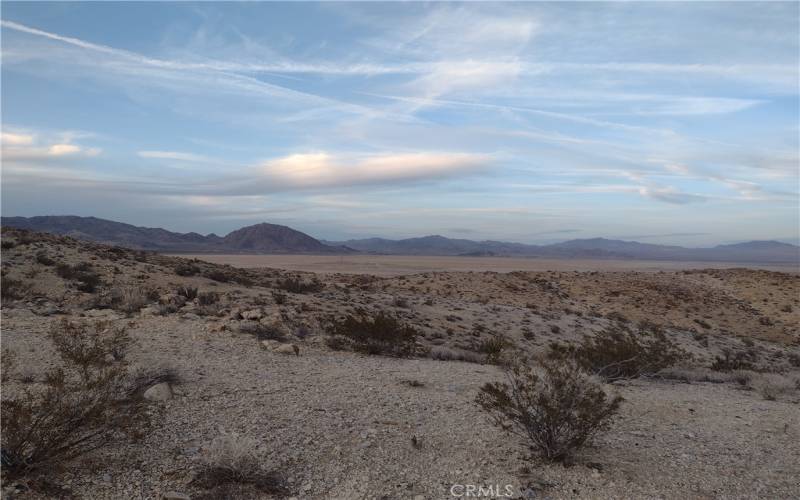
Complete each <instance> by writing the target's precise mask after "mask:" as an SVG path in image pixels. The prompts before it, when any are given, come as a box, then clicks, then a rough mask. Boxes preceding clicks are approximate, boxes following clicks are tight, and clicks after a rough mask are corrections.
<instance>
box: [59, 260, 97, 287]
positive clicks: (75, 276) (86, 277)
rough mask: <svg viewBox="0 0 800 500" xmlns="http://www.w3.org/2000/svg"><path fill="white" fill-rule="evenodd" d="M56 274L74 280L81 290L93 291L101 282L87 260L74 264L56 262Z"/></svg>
mask: <svg viewBox="0 0 800 500" xmlns="http://www.w3.org/2000/svg"><path fill="white" fill-rule="evenodd" d="M56 274H58V275H59V276H60V277H62V278H64V279H65V280H70V281H76V282H77V283H78V284H77V286H76V288H77V289H78V290H80V291H81V292H86V293H94V292H95V291H96V289H97V287H98V286H100V285H101V284H102V279H101V277H100V275H99V274H98V273H96V272H95V271H94V270H93V269H92V265H91V264H89V263H88V262H82V263H80V264H76V265H74V266H71V265H69V264H63V263H62V264H58V265H56Z"/></svg>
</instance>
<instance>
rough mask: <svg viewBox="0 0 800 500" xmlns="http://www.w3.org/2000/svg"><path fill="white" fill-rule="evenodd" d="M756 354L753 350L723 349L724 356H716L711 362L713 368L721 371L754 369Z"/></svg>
mask: <svg viewBox="0 0 800 500" xmlns="http://www.w3.org/2000/svg"><path fill="white" fill-rule="evenodd" d="M754 361H756V359H755V355H754V353H753V352H752V351H734V350H732V349H729V348H727V347H726V348H725V349H723V350H722V356H716V357H715V358H714V362H713V363H711V369H712V370H716V371H721V372H729V371H733V370H753V369H754V368H755V365H754Z"/></svg>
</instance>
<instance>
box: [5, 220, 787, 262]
mask: <svg viewBox="0 0 800 500" xmlns="http://www.w3.org/2000/svg"><path fill="white" fill-rule="evenodd" d="M0 223H2V225H3V226H12V227H18V228H22V229H30V230H33V231H43V232H48V233H55V234H61V235H67V236H72V237H75V238H79V239H84V240H91V241H97V242H101V243H107V244H111V245H120V246H125V247H129V248H138V249H142V250H154V251H158V252H198V253H251V254H259V253H312V254H343V253H353V252H363V253H372V254H387V255H393V254H394V255H453V256H456V255H461V256H475V257H486V256H513V257H552V258H591V259H639V260H680V261H717V262H759V263H769V262H776V263H777V262H791V263H796V264H798V263H800V246H797V245H790V244H788V243H782V242H779V241H749V242H744V243H736V244H732V245H718V246H715V247H712V248H685V247H679V246H674V245H653V244H649V243H639V242H637V241H623V240H611V239H606V238H589V239H576V240H569V241H564V242H561V243H554V244H550V245H526V244H523V243H509V242H504V241H491V240H486V241H473V240H465V239H456V238H447V237H445V236H440V235H431V236H423V237H420V238H407V239H402V240H389V239H385V238H368V239H361V240H348V241H342V242H330V241H320V240H317V239H314V238H312V237H311V236H309V235H307V234H305V233H301V232H300V231H296V230H294V229H292V228H290V227H286V226H279V225H276V224H267V223H262V224H255V225H253V226H247V227H243V228H241V229H237V230H236V231H232V232H231V233H229V234H227V235H226V236H223V237H220V236H217V235H216V234H213V233H212V234H209V235H206V236H203V235H201V234H198V233H173V232H171V231H167V230H165V229H161V228H149V227H138V226H133V225H130V224H124V223H122V222H114V221H110V220H104V219H98V218H96V217H77V216H74V215H64V216H41V217H29V218H27V217H2V221H1V222H0Z"/></svg>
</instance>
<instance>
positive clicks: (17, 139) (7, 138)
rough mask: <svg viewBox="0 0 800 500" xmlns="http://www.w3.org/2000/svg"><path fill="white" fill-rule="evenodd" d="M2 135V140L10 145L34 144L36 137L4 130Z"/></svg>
mask: <svg viewBox="0 0 800 500" xmlns="http://www.w3.org/2000/svg"><path fill="white" fill-rule="evenodd" d="M0 137H2V140H0V142H2V143H3V144H4V145H9V146H28V145H30V144H33V139H34V137H33V136H32V135H28V134H12V133H10V132H3V133H2V134H1V135H0Z"/></svg>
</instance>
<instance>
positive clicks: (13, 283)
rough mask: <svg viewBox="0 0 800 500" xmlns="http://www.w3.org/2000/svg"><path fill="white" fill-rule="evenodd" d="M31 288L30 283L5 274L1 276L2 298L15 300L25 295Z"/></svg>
mask: <svg viewBox="0 0 800 500" xmlns="http://www.w3.org/2000/svg"><path fill="white" fill-rule="evenodd" d="M28 290H30V285H28V284H26V283H23V282H22V281H20V280H15V279H12V278H9V277H7V276H5V275H3V276H2V277H0V298H2V299H3V300H15V299H21V298H23V297H25V295H26V294H27V293H28Z"/></svg>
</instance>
